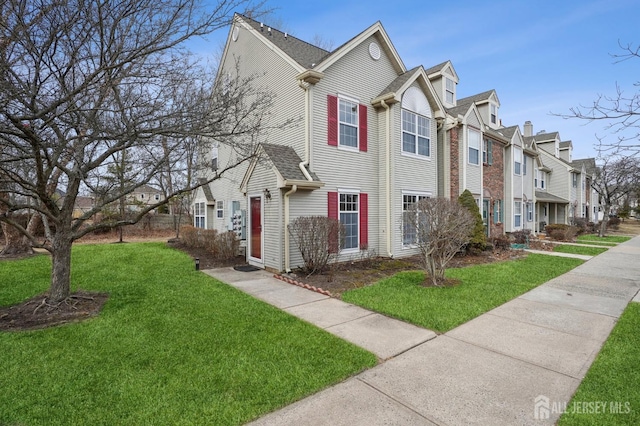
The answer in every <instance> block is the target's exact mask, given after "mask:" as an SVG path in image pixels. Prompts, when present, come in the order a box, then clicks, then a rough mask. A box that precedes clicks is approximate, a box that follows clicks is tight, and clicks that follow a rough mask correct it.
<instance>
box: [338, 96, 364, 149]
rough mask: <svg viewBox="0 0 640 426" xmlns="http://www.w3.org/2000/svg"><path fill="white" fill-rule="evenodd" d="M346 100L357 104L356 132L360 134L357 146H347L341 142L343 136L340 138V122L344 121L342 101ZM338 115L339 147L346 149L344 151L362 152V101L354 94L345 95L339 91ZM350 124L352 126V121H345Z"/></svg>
mask: <svg viewBox="0 0 640 426" xmlns="http://www.w3.org/2000/svg"><path fill="white" fill-rule="evenodd" d="M341 100H344V101H347V102H351V103H354V104H356V117H357V118H356V126H355V127H356V132H357V134H358V137H357V138H356V139H357V142H356V146H346V145H343V144H342V143H341V142H342V140H341V138H340V123H342V122H341V121H340V101H341ZM337 108H338V117H336V118H337V119H338V149H341V150H344V151H351V152H360V101H359V100H358V99H356V98H354V97H352V96H349V95H344V94H342V93H338V105H337ZM345 124H346V125H348V126H351V124H350V123H345Z"/></svg>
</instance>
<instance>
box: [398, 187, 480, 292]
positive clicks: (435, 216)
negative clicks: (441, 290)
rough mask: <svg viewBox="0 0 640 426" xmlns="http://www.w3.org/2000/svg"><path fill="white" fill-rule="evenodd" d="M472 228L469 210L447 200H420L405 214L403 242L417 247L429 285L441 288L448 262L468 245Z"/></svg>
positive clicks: (473, 223) (471, 216)
mask: <svg viewBox="0 0 640 426" xmlns="http://www.w3.org/2000/svg"><path fill="white" fill-rule="evenodd" d="M474 225H475V218H474V217H473V215H472V214H471V212H470V211H469V209H467V208H466V207H464V206H462V205H461V204H460V203H459V202H458V201H457V200H449V199H446V198H424V199H421V200H420V201H418V202H416V203H414V204H413V205H412V206H411V207H410V209H409V210H408V211H406V212H405V213H404V215H403V232H404V234H405V240H407V241H408V242H411V243H415V244H416V245H417V246H418V247H419V248H420V253H421V254H422V261H423V265H424V268H425V270H426V273H427V277H426V279H427V280H429V281H430V282H431V284H433V285H435V286H439V285H442V283H443V282H444V280H445V278H444V271H445V268H446V266H447V263H449V261H450V260H451V259H452V258H453V256H455V255H456V253H458V252H459V251H460V250H461V249H462V248H463V247H464V246H465V245H466V244H467V243H469V241H470V239H471V233H472V231H473V227H474ZM409 240H411V241H409Z"/></svg>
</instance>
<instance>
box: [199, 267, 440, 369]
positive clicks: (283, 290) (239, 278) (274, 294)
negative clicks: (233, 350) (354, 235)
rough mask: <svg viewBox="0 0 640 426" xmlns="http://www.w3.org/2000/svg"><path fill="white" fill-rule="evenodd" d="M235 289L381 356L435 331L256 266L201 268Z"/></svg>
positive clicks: (412, 344)
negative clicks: (290, 281) (251, 268)
mask: <svg viewBox="0 0 640 426" xmlns="http://www.w3.org/2000/svg"><path fill="white" fill-rule="evenodd" d="M203 272H204V273H206V274H208V275H210V276H212V277H214V278H217V279H218V280H220V281H222V282H225V283H227V284H229V285H231V286H233V287H236V288H237V289H239V290H242V291H244V292H245V293H248V294H250V295H252V296H254V297H256V298H258V299H260V300H263V301H265V302H267V303H269V304H271V305H273V306H275V307H277V308H280V309H282V310H284V311H286V312H289V313H290V314H291V315H294V316H296V317H298V318H301V319H303V320H305V321H307V322H310V323H312V324H314V325H316V326H318V327H320V328H323V329H325V330H326V331H328V332H329V333H332V334H335V335H336V336H338V337H341V338H342V339H344V340H347V341H349V342H351V343H354V344H356V345H358V346H360V347H362V348H364V349H366V350H368V351H370V352H372V353H374V354H375V355H377V356H378V358H380V359H382V360H385V359H388V358H391V357H393V356H396V355H399V354H401V353H403V352H406V351H407V350H409V349H411V348H413V347H415V346H417V345H419V344H421V343H424V342H426V341H428V340H431V339H433V338H434V337H436V333H434V332H433V331H431V330H426V329H424V328H421V327H416V326H415V325H412V324H407V323H406V322H402V321H398V320H395V319H392V318H389V317H386V316H384V315H380V314H377V313H375V312H371V311H368V310H366V309H363V308H360V307H358V306H355V305H352V304H350V303H346V302H343V301H341V300H338V299H333V298H331V297H329V296H326V295H324V294H320V293H316V292H313V291H310V290H306V289H304V288H301V287H297V286H295V285H292V284H287V283H285V282H282V281H280V280H279V279H276V278H274V277H273V274H271V273H269V272H266V271H263V270H260V271H253V272H239V271H236V270H234V269H233V268H220V269H208V270H204V271H203Z"/></svg>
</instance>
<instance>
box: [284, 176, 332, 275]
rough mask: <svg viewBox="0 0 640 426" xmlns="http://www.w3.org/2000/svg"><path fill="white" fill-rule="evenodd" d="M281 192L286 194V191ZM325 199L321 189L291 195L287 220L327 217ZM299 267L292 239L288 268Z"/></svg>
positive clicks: (325, 192)
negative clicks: (305, 217)
mask: <svg viewBox="0 0 640 426" xmlns="http://www.w3.org/2000/svg"><path fill="white" fill-rule="evenodd" d="M283 191H285V192H286V191H287V190H283ZM283 196H284V194H283ZM327 198H328V196H327V191H325V190H323V189H322V188H321V189H316V190H313V191H309V190H298V191H297V192H296V193H295V194H293V195H291V198H290V199H289V220H290V221H291V222H293V221H294V220H295V219H296V218H298V217H304V216H327ZM283 217H284V214H283ZM283 221H284V220H283ZM283 247H284V245H283ZM301 265H302V256H301V255H300V250H298V247H297V246H296V243H295V240H294V239H293V238H292V239H291V258H290V266H291V268H292V269H293V268H295V267H297V266H301Z"/></svg>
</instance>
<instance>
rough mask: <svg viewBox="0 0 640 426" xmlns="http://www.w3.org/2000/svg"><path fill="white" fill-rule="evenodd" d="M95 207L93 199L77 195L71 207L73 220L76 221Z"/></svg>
mask: <svg viewBox="0 0 640 426" xmlns="http://www.w3.org/2000/svg"><path fill="white" fill-rule="evenodd" d="M94 206H95V198H93V197H87V196H83V195H78V196H77V197H76V203H75V205H74V206H73V218H74V219H77V218H79V217H82V216H83V215H85V214H86V213H88V212H90V211H91V209H93V208H94Z"/></svg>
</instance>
